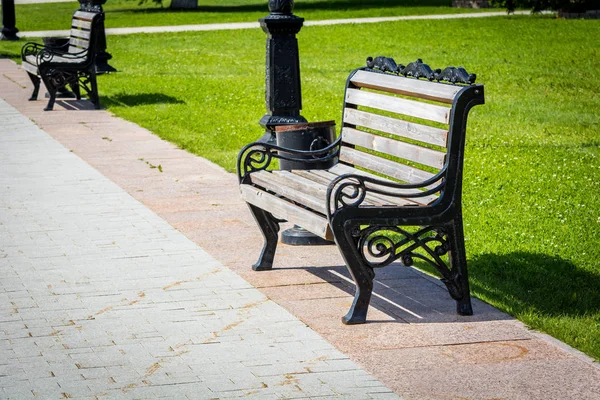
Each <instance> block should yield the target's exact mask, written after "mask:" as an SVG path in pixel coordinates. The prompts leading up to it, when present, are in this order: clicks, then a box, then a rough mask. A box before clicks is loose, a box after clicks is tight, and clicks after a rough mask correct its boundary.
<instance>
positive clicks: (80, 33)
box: [71, 29, 90, 40]
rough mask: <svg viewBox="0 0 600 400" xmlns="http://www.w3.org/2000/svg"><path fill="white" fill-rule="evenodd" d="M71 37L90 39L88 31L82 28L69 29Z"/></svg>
mask: <svg viewBox="0 0 600 400" xmlns="http://www.w3.org/2000/svg"><path fill="white" fill-rule="evenodd" d="M71 37H72V38H78V39H87V40H89V39H90V31H86V30H83V29H71Z"/></svg>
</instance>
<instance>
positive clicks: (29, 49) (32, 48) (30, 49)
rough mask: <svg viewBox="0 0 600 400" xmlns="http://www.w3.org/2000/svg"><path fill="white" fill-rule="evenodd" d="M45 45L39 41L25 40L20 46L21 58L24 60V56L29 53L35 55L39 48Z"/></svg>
mask: <svg viewBox="0 0 600 400" xmlns="http://www.w3.org/2000/svg"><path fill="white" fill-rule="evenodd" d="M44 47H45V46H44V45H43V44H41V43H35V42H27V43H25V44H24V45H23V47H21V59H22V60H25V57H27V56H29V55H37V54H38V53H39V51H40V50H41V49H43V48H44Z"/></svg>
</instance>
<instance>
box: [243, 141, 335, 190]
mask: <svg viewBox="0 0 600 400" xmlns="http://www.w3.org/2000/svg"><path fill="white" fill-rule="evenodd" d="M339 144H340V139H339V138H338V139H337V140H336V141H335V142H333V143H331V144H330V145H328V146H327V147H324V148H322V149H318V150H308V151H303V150H294V149H288V148H285V147H281V146H277V145H273V144H267V143H251V144H249V145H247V146H245V147H244V148H243V149H242V150H241V151H240V153H239V155H238V160H237V172H238V178H239V180H240V182H242V181H243V179H244V177H245V176H247V175H248V174H250V173H252V172H256V171H260V170H264V169H267V168H268V167H269V165H270V164H271V162H272V160H273V159H274V158H277V159H280V160H286V161H295V162H302V163H307V164H317V163H322V162H324V161H329V160H331V159H332V158H334V157H337V156H338V155H339Z"/></svg>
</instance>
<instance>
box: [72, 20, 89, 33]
mask: <svg viewBox="0 0 600 400" xmlns="http://www.w3.org/2000/svg"><path fill="white" fill-rule="evenodd" d="M71 26H72V27H73V28H83V29H87V30H90V29H91V28H92V20H89V21H88V20H81V19H73V21H72V22H71Z"/></svg>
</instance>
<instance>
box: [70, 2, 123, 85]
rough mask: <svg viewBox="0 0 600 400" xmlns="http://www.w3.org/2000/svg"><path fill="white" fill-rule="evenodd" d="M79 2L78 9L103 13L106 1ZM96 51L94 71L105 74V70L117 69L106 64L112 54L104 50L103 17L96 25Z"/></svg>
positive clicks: (114, 70) (113, 70)
mask: <svg viewBox="0 0 600 400" xmlns="http://www.w3.org/2000/svg"><path fill="white" fill-rule="evenodd" d="M79 3H80V4H81V7H80V9H81V10H83V11H90V12H97V13H104V10H103V9H102V5H103V4H104V3H106V0H79ZM97 40H98V44H97V48H98V52H97V53H96V73H97V74H105V73H107V72H116V71H117V70H116V69H115V68H113V67H112V66H110V65H108V60H110V59H111V58H112V55H111V54H110V53H108V52H107V51H106V32H105V31H104V18H103V19H102V20H101V21H100V26H99V27H98V39H97Z"/></svg>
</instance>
